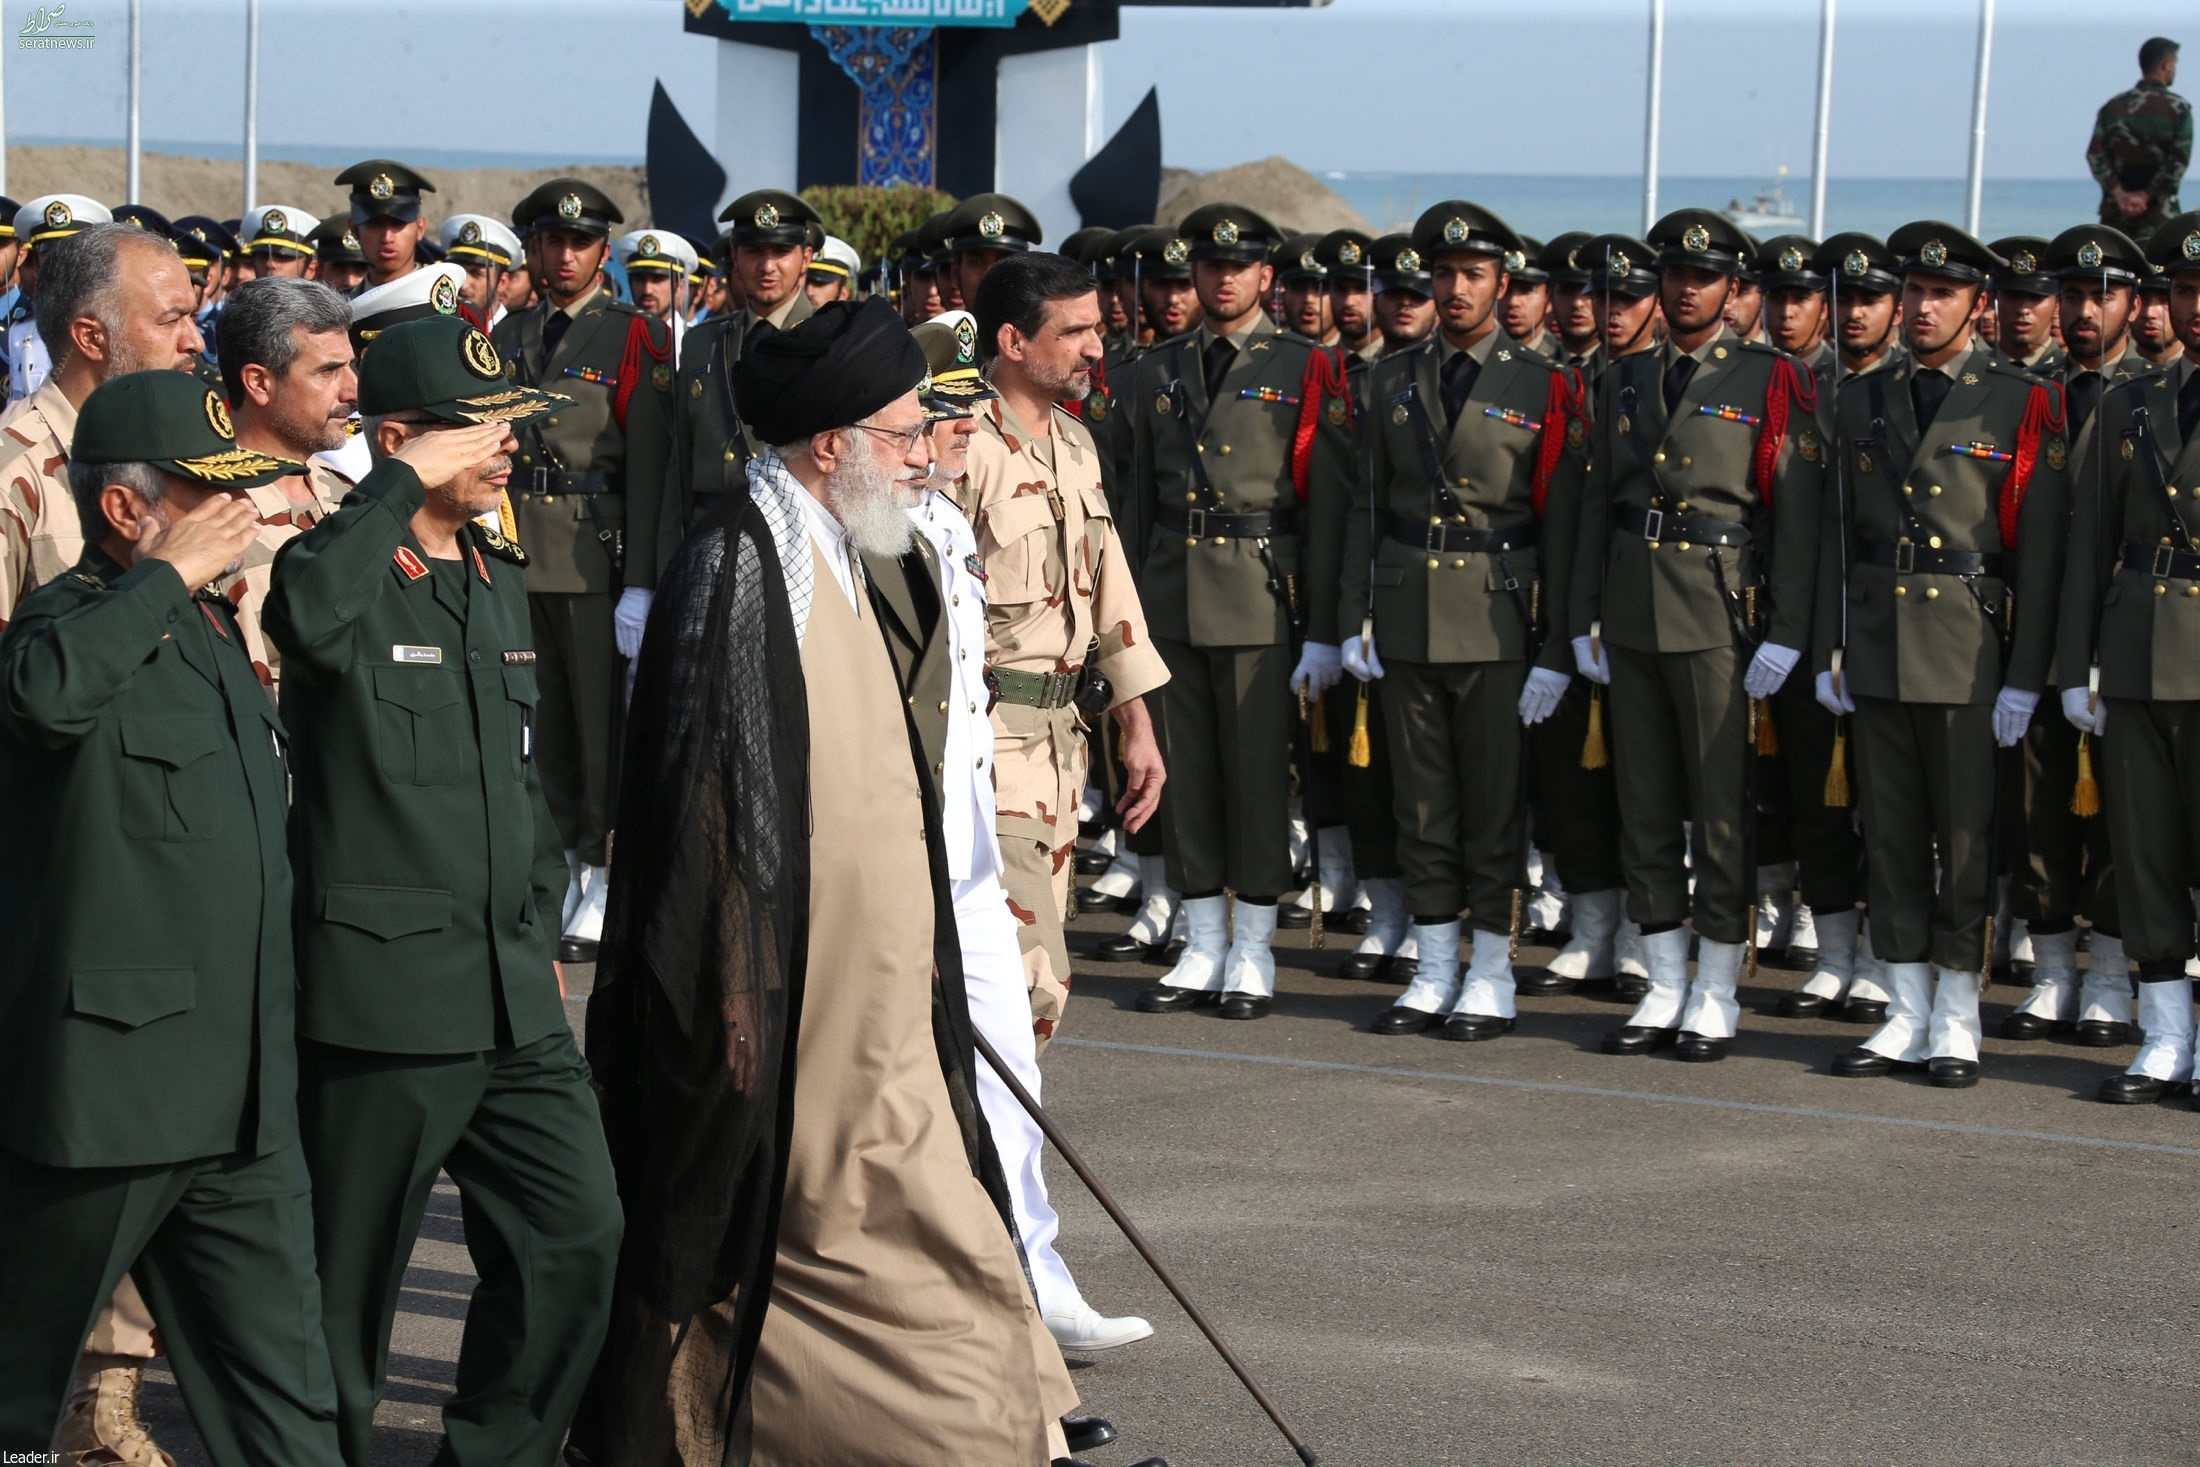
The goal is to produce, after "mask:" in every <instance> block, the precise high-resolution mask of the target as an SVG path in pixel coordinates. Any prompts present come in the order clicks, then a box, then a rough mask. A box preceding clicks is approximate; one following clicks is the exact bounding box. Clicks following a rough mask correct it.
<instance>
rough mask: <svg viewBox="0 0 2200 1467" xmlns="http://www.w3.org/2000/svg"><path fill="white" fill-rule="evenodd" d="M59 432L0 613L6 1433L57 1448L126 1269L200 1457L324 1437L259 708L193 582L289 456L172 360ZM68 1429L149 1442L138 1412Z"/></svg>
mask: <svg viewBox="0 0 2200 1467" xmlns="http://www.w3.org/2000/svg"><path fill="white" fill-rule="evenodd" d="M71 451H72V454H73V457H72V460H71V463H70V472H69V478H70V491H71V494H72V496H73V499H74V502H75V505H76V507H77V509H78V511H79V513H80V515H81V518H82V521H83V527H82V528H83V538H84V540H85V541H86V548H85V550H84V552H83V555H82V556H81V558H80V559H78V560H77V561H76V563H75V564H74V566H73V567H72V568H70V569H69V570H67V571H66V572H65V573H64V574H62V575H60V576H58V577H56V578H55V579H53V580H51V581H48V582H47V583H46V584H44V585H42V586H40V587H39V588H38V589H36V590H35V591H33V592H32V593H31V594H30V595H29V596H28V597H27V598H25V600H24V602H23V604H22V606H21V607H19V608H17V609H16V614H15V619H14V620H13V622H12V623H11V624H10V625H9V627H8V630H7V635H6V637H5V638H4V639H0V687H4V688H5V696H4V697H0V792H4V795H0V798H4V799H5V802H6V808H7V810H8V813H9V819H10V821H11V826H10V829H11V831H12V832H13V838H12V839H10V840H9V841H8V842H7V843H6V845H5V849H4V854H0V869H4V872H5V879H4V880H0V913H4V914H5V919H6V921H7V923H8V930H9V931H10V932H12V933H14V934H15V938H14V941H15V943H16V950H15V953H14V955H13V959H12V961H10V963H9V964H8V965H7V967H6V969H5V970H4V971H5V976H4V977H0V1016H4V1019H5V1022H4V1023H0V1036H4V1037H0V1256H5V1257H6V1258H7V1259H9V1260H10V1262H9V1281H8V1286H7V1288H6V1289H4V1290H0V1453H4V1454H5V1455H7V1456H8V1457H10V1458H12V1459H13V1460H16V1461H23V1462H33V1461H37V1462H50V1461H53V1460H55V1456H54V1454H53V1453H52V1452H50V1451H49V1448H50V1447H51V1446H53V1445H54V1441H55V1428H56V1426H57V1425H58V1424H59V1423H60V1421H61V1415H62V1402H63V1397H64V1395H65V1394H66V1392H67V1389H68V1385H69V1379H70V1373H71V1370H72V1368H73V1367H74V1366H75V1364H76V1361H77V1359H78V1351H79V1349H80V1348H81V1347H82V1346H83V1344H84V1340H85V1334H86V1331H87V1330H88V1329H89V1328H90V1326H91V1323H92V1319H93V1315H94V1313H95V1312H96V1311H97V1310H98V1309H99V1307H100V1306H101V1305H103V1304H105V1303H106V1301H107V1299H108V1297H109V1294H110V1292H111V1291H112V1290H113V1289H114V1288H115V1286H116V1283H117V1281H118V1280H120V1279H121V1278H122V1276H123V1271H124V1270H125V1269H129V1270H132V1271H133V1272H134V1274H135V1276H136V1278H137V1280H138V1281H139V1283H140V1284H141V1285H142V1286H143V1289H144V1293H145V1296H146V1298H147V1299H148V1300H150V1302H151V1304H152V1307H153V1309H154V1310H155V1311H156V1312H157V1314H158V1317H159V1319H160V1321H161V1325H162V1335H163V1337H164V1339H165V1341H166V1346H167V1352H168V1356H169V1358H170V1359H171V1360H172V1361H173V1362H174V1364H175V1370H176V1378H177V1380H178V1381H179V1382H180V1383H181V1384H182V1386H183V1393H184V1398H185V1400H186V1402H187V1403H188V1404H189V1406H190V1408H191V1416H192V1419H193V1421H194V1422H195V1423H196V1425H197V1427H198V1431H199V1435H200V1436H201V1437H202V1438H203V1439H204V1441H205V1443H206V1447H207V1450H208V1452H209V1453H210V1454H211V1455H212V1457H213V1458H214V1459H215V1460H217V1461H222V1462H240V1463H252V1464H264V1467H285V1464H306V1467H334V1464H336V1463H337V1462H338V1461H340V1460H341V1459H340V1457H339V1456H338V1454H337V1449H336V1440H335V1433H334V1431H333V1430H332V1429H331V1427H330V1424H329V1414H330V1411H331V1408H332V1406H333V1401H332V1399H331V1393H330V1391H329V1388H328V1385H327V1380H328V1357H327V1353H326V1351H325V1349H324V1347H323V1344H322V1337H321V1328H320V1289H319V1285H318V1283H317V1282H316V1280H315V1276H314V1257H313V1249H312V1246H311V1242H310V1238H311V1233H310V1227H311V1217H312V1213H311V1208H310V1203H309V1200H308V1196H307V1192H308V1185H309V1183H308V1177H307V1171H306V1162H305V1158H304V1156H303V1154H302V1153H301V1150H300V1147H299V1142H298V1123H297V1063H296V1053H295V1050H294V1047H293V1039H292V1034H293V1030H294V1013H293V994H294V991H295V985H296V979H295V975H294V972H293V968H292V962H291V920H292V903H291V874H290V861H289V857H288V855H287V854H286V852H285V820H286V817H287V814H288V811H287V809H286V807H285V803H284V783H285V769H284V759H283V753H282V750H283V730H282V724H281V723H280V721H279V720H278V719H277V717H276V713H275V709H274V706H273V705H272V704H271V703H269V701H268V698H267V694H266V691H265V690H264V689H263V688H262V687H261V686H260V682H259V679H258V678H256V677H255V676H254V675H253V672H252V667H251V664H250V663H249V662H248V661H247V660H246V658H245V653H244V638H243V636H242V634H241V632H240V630H239V627H238V624H237V619H236V615H235V612H234V610H233V608H232V607H231V606H230V604H229V602H228V601H227V599H226V598H223V597H221V596H218V595H216V594H214V593H213V592H212V591H211V590H210V589H207V587H208V583H209V582H211V581H213V580H214V579H215V578H216V577H217V576H220V575H221V574H222V573H223V572H224V571H225V570H226V569H227V568H229V567H230V566H232V565H234V564H235V563H236V562H237V560H238V559H239V557H241V556H242V555H243V554H244V551H245V548H246V547H247V546H248V545H250V544H251V542H252V538H253V533H254V523H253V520H254V516H253V511H252V507H251V505H250V503H249V502H248V501H246V500H245V499H244V498H243V497H242V496H241V495H232V494H231V493H229V492H226V491H234V490H237V489H241V488H244V487H246V486H251V485H258V484H263V483H266V482H268V481H270V480H272V479H275V478H277V477H279V476H281V475H283V474H286V473H295V472H297V471H298V469H299V468H300V467H301V466H300V465H298V464H296V463H290V462H286V461H284V460H282V459H276V458H270V457H268V456H267V455H265V454H260V453H254V452H251V451H249V450H244V449H240V448H238V447H237V444H236V442H235V440H234V439H233V438H232V437H231V436H230V432H229V415H228V413H227V412H226V411H225V410H224V409H223V406H222V402H221V398H220V397H219V395H217V394H216V393H213V392H211V391H209V390H208V389H207V388H206V387H205V386H204V385H203V384H201V383H200V382H198V381H197V380H196V379H195V378H193V377H191V376H190V375H189V374H187V373H182V372H171V371H147V372H135V373H130V374H127V375H123V376H119V377H115V378H112V379H110V380H109V381H107V382H105V383H104V384H102V385H101V386H100V387H98V388H97V389H96V390H94V391H93V392H92V393H91V394H90V395H89V396H88V397H87V398H86V399H85V401H84V405H83V409H82V412H81V414H80V415H79V416H78V417H77V419H76V423H75V435H74V440H73V444H72V449H71ZM118 893H126V894H127V898H126V900H127V904H128V912H127V915H126V917H119V918H118V915H117V910H116V900H117V894H118ZM120 1077H127V1080H128V1083H118V1080H119V1078H120ZM148 1097H154V1098H155V1103H148V1099H147V1098H148ZM133 1438H134V1440H133ZM62 1445H63V1446H64V1447H67V1448H70V1449H71V1460H75V1448H77V1447H79V1446H82V1447H90V1448H91V1450H90V1451H88V1452H87V1453H86V1456H85V1460H96V1461H104V1462H115V1463H119V1462H124V1461H141V1462H151V1461H156V1460H163V1459H164V1458H165V1454H160V1455H158V1456H156V1455H154V1453H155V1452H156V1450H157V1449H154V1448H152V1447H151V1444H150V1443H149V1442H147V1441H146V1439H145V1438H144V1437H143V1435H142V1434H139V1433H130V1434H128V1435H127V1436H124V1437H120V1438H116V1437H111V1436H110V1437H107V1438H106V1439H105V1440H104V1442H103V1444H102V1445H101V1446H98V1447H92V1446H91V1442H90V1441H89V1440H84V1441H77V1440H74V1439H64V1441H63V1442H62ZM124 1452H137V1453H139V1455H133V1456H127V1457H126V1456H125V1455H123V1453H124Z"/></svg>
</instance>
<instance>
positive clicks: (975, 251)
mask: <svg viewBox="0 0 2200 1467" xmlns="http://www.w3.org/2000/svg"><path fill="white" fill-rule="evenodd" d="M939 231H940V239H941V240H942V241H943V242H944V244H945V246H946V249H947V259H948V273H949V275H950V276H951V277H952V278H953V280H954V282H955V297H956V298H955V300H954V302H953V304H952V306H951V307H950V308H951V309H958V310H968V309H970V303H971V302H972V301H974V300H976V299H977V298H978V287H979V285H981V284H982V283H984V281H985V277H986V272H987V271H989V270H991V269H992V268H993V267H994V266H995V265H998V264H1000V263H1001V261H1003V260H1006V259H1008V258H1009V257H1010V256H1012V255H1021V254H1024V253H1026V252H1028V251H1030V250H1035V249H1037V248H1038V247H1039V246H1040V245H1042V244H1044V243H1046V237H1045V236H1044V235H1043V234H1042V233H1041V232H1040V230H1039V220H1038V218H1037V216H1036V215H1034V214H1033V213H1032V212H1031V211H1030V210H1029V209H1027V208H1025V207H1024V206H1023V205H1022V204H1020V203H1018V202H1017V201H1016V200H1014V199H1012V198H1010V197H1009V196H1008V195H1007V194H976V195H973V196H972V197H970V198H967V199H964V200H963V201H962V202H961V203H960V204H957V205H956V206H955V207H954V208H953V209H951V210H949V211H948V212H947V214H946V216H945V217H944V218H942V219H941V220H940V223H939Z"/></svg>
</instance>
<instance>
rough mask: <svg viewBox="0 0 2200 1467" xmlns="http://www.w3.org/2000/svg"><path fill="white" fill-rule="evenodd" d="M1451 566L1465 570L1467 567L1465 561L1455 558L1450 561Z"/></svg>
mask: <svg viewBox="0 0 2200 1467" xmlns="http://www.w3.org/2000/svg"><path fill="white" fill-rule="evenodd" d="M1451 568H1452V569H1453V570H1465V569H1466V568H1467V563H1466V562H1465V561H1463V560H1455V561H1453V562H1452V563H1451Z"/></svg>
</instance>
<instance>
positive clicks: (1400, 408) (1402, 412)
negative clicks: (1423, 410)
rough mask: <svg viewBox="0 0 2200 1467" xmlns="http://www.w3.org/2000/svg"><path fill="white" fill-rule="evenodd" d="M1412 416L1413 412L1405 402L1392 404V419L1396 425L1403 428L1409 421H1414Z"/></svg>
mask: <svg viewBox="0 0 2200 1467" xmlns="http://www.w3.org/2000/svg"><path fill="white" fill-rule="evenodd" d="M1412 418H1413V414H1412V412H1411V411H1410V410H1409V409H1408V408H1407V407H1406V405H1405V404H1404V403H1402V402H1401V403H1395V404H1393V405H1392V406H1391V409H1390V421H1391V422H1392V423H1393V424H1395V425H1396V426H1398V427H1400V428H1403V427H1404V426H1405V425H1406V424H1407V423H1408V422H1410V421H1412Z"/></svg>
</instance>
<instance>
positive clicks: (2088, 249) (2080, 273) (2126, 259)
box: [2042, 224, 2152, 285]
mask: <svg viewBox="0 0 2200 1467" xmlns="http://www.w3.org/2000/svg"><path fill="white" fill-rule="evenodd" d="M2042 263H2043V264H2044V265H2045V266H2046V268H2047V270H2048V271H2049V273H2051V274H2053V275H2054V276H2055V277H2056V278H2057V279H2058V280H2095V281H2102V282H2104V283H2106V284H2109V285H2137V284H2138V283H2139V281H2140V280H2141V279H2143V278H2145V277H2146V276H2147V275H2148V274H2150V273H2151V268H2152V267H2150V266H2149V265H2148V264H2147V257H2146V252H2145V251H2144V250H2142V249H2140V248H2139V246H2138V244H2137V243H2136V242H2135V241H2134V240H2133V239H2132V238H2131V236H2130V235H2128V234H2125V233H2124V232H2123V231H2122V230H2120V229H2116V228H2112V227H2111V226H2109V225H2106V224H2080V225H2078V226H2077V227H2076V228H2075V229H2066V230H2064V231H2063V232H2062V233H2061V234H2058V235H2056V236H2055V237H2054V239H2052V240H2050V241H2049V242H2048V245H2047V258H2046V259H2045V260H2044V261H2042Z"/></svg>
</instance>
